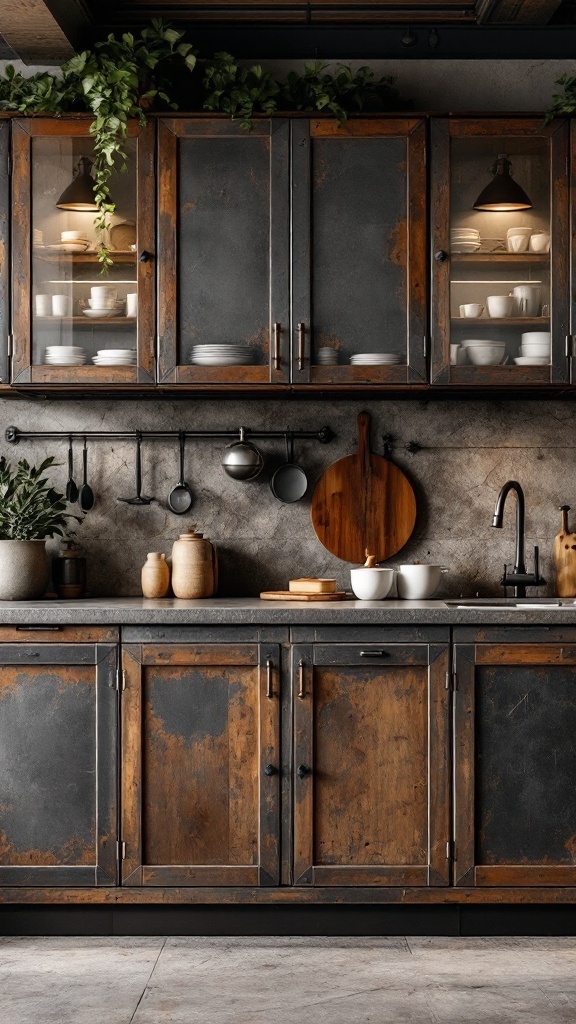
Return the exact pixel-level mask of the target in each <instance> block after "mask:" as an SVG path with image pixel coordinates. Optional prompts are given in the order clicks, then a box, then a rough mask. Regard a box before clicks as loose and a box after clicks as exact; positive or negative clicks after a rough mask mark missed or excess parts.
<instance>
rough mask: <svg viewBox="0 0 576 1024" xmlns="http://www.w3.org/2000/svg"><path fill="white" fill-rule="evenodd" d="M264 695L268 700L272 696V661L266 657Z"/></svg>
mask: <svg viewBox="0 0 576 1024" xmlns="http://www.w3.org/2000/svg"><path fill="white" fill-rule="evenodd" d="M266 696H267V697H268V699H269V700H271V699H272V697H273V696H274V692H273V690H272V662H271V661H270V658H268V660H267V662H266Z"/></svg>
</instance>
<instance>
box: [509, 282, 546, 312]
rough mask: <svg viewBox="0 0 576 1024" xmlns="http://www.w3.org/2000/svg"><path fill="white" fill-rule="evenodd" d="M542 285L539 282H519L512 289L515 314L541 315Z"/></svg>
mask: <svg viewBox="0 0 576 1024" xmlns="http://www.w3.org/2000/svg"><path fill="white" fill-rule="evenodd" d="M541 291H542V289H541V287H540V285H539V284H518V285H516V287H515V288H514V289H513V290H512V292H511V294H512V296H513V297H514V315H515V316H530V317H534V316H539V315H540V296H541Z"/></svg>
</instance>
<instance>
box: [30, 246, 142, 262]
mask: <svg viewBox="0 0 576 1024" xmlns="http://www.w3.org/2000/svg"><path fill="white" fill-rule="evenodd" d="M34 256H35V258H36V259H39V260H44V261H45V262H46V263H60V262H61V261H62V260H65V261H66V262H68V263H93V264H94V263H96V264H97V263H99V262H100V261H99V259H98V253H97V252H92V251H89V252H86V251H85V252H57V251H55V250H54V249H52V250H48V249H34ZM110 256H111V259H112V261H113V262H114V263H135V262H136V253H135V252H132V250H124V249H122V250H121V249H117V250H115V249H111V250H110Z"/></svg>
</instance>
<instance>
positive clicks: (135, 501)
mask: <svg viewBox="0 0 576 1024" xmlns="http://www.w3.org/2000/svg"><path fill="white" fill-rule="evenodd" d="M141 447H142V433H141V431H140V430H139V431H138V432H137V433H136V497H134V498H118V501H124V502H125V503H126V504H127V505H151V504H152V502H153V501H154V500H155V499H154V498H149V497H148V496H147V495H146V494H142V453H141Z"/></svg>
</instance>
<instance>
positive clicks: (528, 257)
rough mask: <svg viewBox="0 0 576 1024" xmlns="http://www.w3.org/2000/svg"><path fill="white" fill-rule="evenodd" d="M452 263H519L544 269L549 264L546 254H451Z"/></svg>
mask: <svg viewBox="0 0 576 1024" xmlns="http://www.w3.org/2000/svg"><path fill="white" fill-rule="evenodd" d="M450 259H451V260H452V262H453V263H514V264H515V265H516V266H517V265H518V264H519V263H522V264H524V266H526V267H544V266H546V264H547V263H549V262H550V253H548V252H528V253H526V252H453V253H451V254H450Z"/></svg>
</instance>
